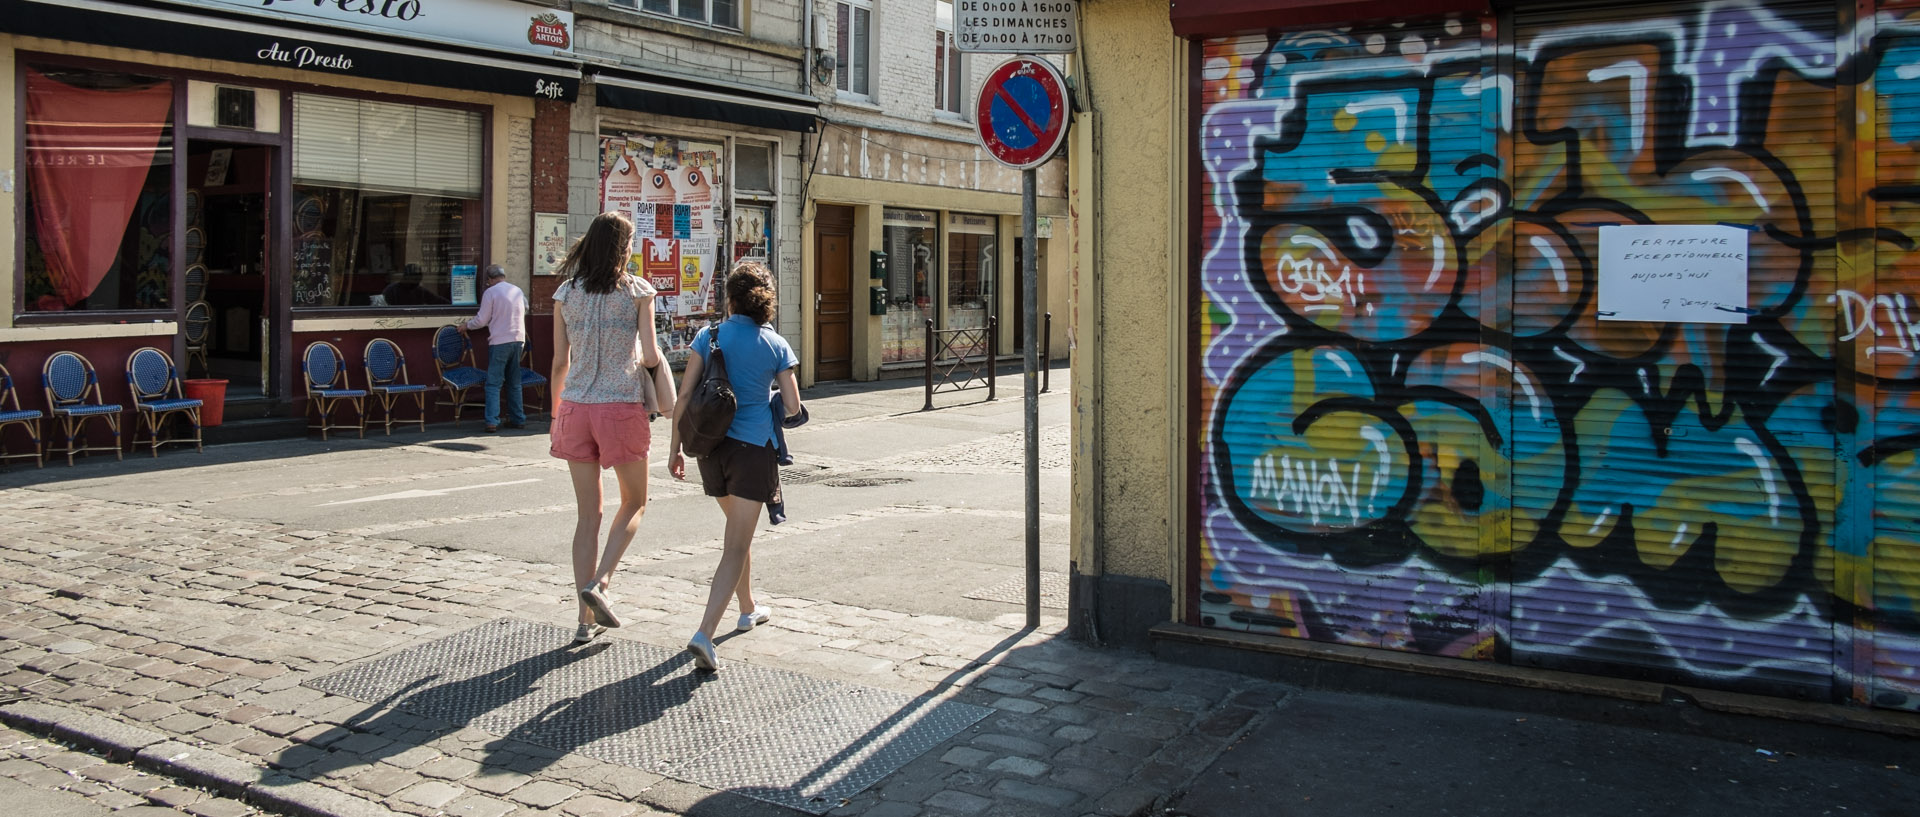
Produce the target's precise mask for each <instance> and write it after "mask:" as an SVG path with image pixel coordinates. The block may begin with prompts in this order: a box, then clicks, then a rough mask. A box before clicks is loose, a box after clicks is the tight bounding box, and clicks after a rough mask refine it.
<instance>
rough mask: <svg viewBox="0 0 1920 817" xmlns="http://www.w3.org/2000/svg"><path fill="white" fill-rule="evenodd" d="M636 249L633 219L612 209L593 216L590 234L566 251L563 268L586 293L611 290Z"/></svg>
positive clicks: (623, 273)
mask: <svg viewBox="0 0 1920 817" xmlns="http://www.w3.org/2000/svg"><path fill="white" fill-rule="evenodd" d="M632 252H633V221H632V220H630V219H628V218H627V214H626V213H622V212H619V211H615V210H609V211H607V212H605V213H601V214H600V215H597V216H594V217H593V223H592V224H589V225H587V234H586V235H583V236H581V237H580V240H579V241H575V242H574V243H573V248H572V249H569V250H567V258H566V260H564V261H561V262H560V269H561V270H562V271H564V273H565V274H567V275H570V276H572V280H573V285H574V286H576V287H579V288H580V289H581V290H583V291H586V292H612V291H613V288H614V286H616V285H618V284H619V283H620V279H621V278H624V277H626V274H627V261H628V257H629V254H630V253H632Z"/></svg>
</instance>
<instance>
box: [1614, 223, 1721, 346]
mask: <svg viewBox="0 0 1920 817" xmlns="http://www.w3.org/2000/svg"><path fill="white" fill-rule="evenodd" d="M1747 314H1748V309H1747V231H1746V230H1743V229H1740V228H1738V227H1723V226H1719V225H1639V224H1635V225H1620V226H1606V227H1601V228H1600V305H1599V317H1600V320H1603V321H1656V322H1662V323H1746V322H1747Z"/></svg>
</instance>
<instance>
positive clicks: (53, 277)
mask: <svg viewBox="0 0 1920 817" xmlns="http://www.w3.org/2000/svg"><path fill="white" fill-rule="evenodd" d="M21 68H22V71H23V73H24V74H25V83H24V84H25V90H26V100H25V105H24V108H25V114H26V122H25V125H26V127H25V132H26V140H25V144H24V148H25V156H24V157H23V161H22V164H23V165H24V166H25V169H26V172H25V173H24V174H23V180H22V183H23V184H24V186H25V188H26V189H25V196H23V197H22V198H23V202H24V203H23V208H24V210H23V212H22V217H23V223H22V224H23V228H24V229H23V233H24V235H23V239H24V240H23V244H24V246H25V250H26V252H25V256H24V258H23V259H21V261H22V263H21V269H22V272H23V275H22V282H23V284H24V286H23V287H22V288H21V290H20V302H19V304H18V307H19V309H20V311H22V312H67V311H121V310H149V309H167V308H170V307H171V305H172V292H173V265H174V261H173V246H172V245H173V241H172V238H173V197H172V189H173V185H172V171H173V163H174V144H173V136H174V130H173V114H174V112H173V83H172V82H171V81H169V80H167V79H165V78H161V77H151V76H143V75H139V74H129V73H120V72H114V71H95V70H90V69H81V68H67V67H62V66H51V65H35V64H26V65H23V66H21Z"/></svg>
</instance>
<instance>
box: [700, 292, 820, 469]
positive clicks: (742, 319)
mask: <svg viewBox="0 0 1920 817" xmlns="http://www.w3.org/2000/svg"><path fill="white" fill-rule="evenodd" d="M718 328H719V331H720V352H721V354H722V355H724V356H725V357H726V360H727V381H728V382H730V383H732V384H733V394H734V399H735V400H737V401H738V402H739V408H737V409H735V410H734V412H733V425H730V426H728V427H727V436H729V437H732V438H734V439H736V440H739V441H741V442H743V443H747V444H748V445H772V444H773V427H774V420H775V418H774V416H773V415H774V408H773V404H772V403H771V402H770V401H769V399H768V396H769V395H771V394H772V393H773V392H775V391H778V390H779V388H780V387H779V386H778V385H776V384H775V383H774V381H773V376H774V375H776V374H779V373H781V372H784V371H786V370H788V369H791V368H793V367H795V366H798V365H800V358H799V357H797V356H795V355H794V353H793V347H792V346H788V345H787V339H786V338H783V337H780V333H779V332H775V331H773V327H772V326H770V325H762V324H757V323H754V322H753V319H751V318H748V317H746V316H745V315H730V316H728V317H727V319H726V320H724V321H721V322H720V326H719V327H718ZM709 331H712V328H704V329H701V330H700V331H699V332H696V333H694V336H693V343H692V344H691V345H692V346H693V350H694V351H695V352H697V353H699V355H700V362H701V364H703V365H704V364H706V363H708V362H709V361H708V359H707V333H708V332H709Z"/></svg>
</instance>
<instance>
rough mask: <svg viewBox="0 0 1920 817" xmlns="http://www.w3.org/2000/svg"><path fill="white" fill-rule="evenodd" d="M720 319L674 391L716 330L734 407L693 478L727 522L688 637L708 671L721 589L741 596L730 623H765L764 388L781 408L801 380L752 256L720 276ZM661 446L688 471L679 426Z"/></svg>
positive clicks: (769, 440) (696, 375)
mask: <svg viewBox="0 0 1920 817" xmlns="http://www.w3.org/2000/svg"><path fill="white" fill-rule="evenodd" d="M726 287H727V311H728V313H729V315H728V317H727V319H726V320H725V321H722V322H721V323H720V324H719V325H718V326H714V327H709V328H706V329H702V330H700V331H699V333H697V334H695V335H694V337H693V343H692V348H693V351H694V352H695V353H696V354H693V355H691V356H689V357H688V358H687V371H686V374H684V375H683V376H682V378H681V380H680V390H679V391H680V393H681V394H688V393H691V391H692V389H693V387H694V385H695V384H697V383H699V382H700V378H701V377H702V375H701V372H703V371H705V369H706V366H707V355H708V354H709V353H710V352H709V350H708V348H707V347H708V343H707V338H708V337H709V336H713V337H717V338H719V344H720V355H721V358H722V360H723V361H724V362H725V364H726V369H727V381H728V382H729V383H732V384H733V393H734V396H735V400H736V401H737V402H738V405H739V408H738V409H737V410H736V411H735V412H734V415H733V425H731V426H729V427H728V428H727V438H726V439H725V440H722V441H720V444H719V445H718V446H715V447H714V449H713V451H711V452H709V453H708V454H707V456H704V457H701V458H700V485H701V487H702V488H703V489H705V491H706V494H707V496H710V497H714V498H715V499H718V500H719V502H720V510H721V511H722V512H723V513H725V514H726V517H727V528H726V536H725V538H724V540H723V541H724V543H725V544H724V549H723V550H722V551H721V553H720V566H719V567H718V568H715V569H714V571H713V587H712V588H711V589H709V590H708V591H707V610H706V614H705V615H704V616H703V617H702V618H701V619H700V629H699V630H697V631H695V632H694V634H693V638H692V639H691V640H689V641H688V642H687V651H688V652H691V653H693V663H694V666H696V667H699V668H700V669H703V670H706V671H708V672H713V671H714V670H717V669H719V668H720V658H719V656H718V655H716V654H715V652H714V647H713V634H714V631H715V630H716V629H717V628H719V626H720V618H721V616H722V615H724V614H725V613H726V612H727V597H728V596H732V597H733V598H735V599H736V600H738V601H739V603H740V620H739V623H738V625H737V626H736V627H735V629H737V630H742V631H744V630H751V629H753V627H754V625H756V624H762V623H765V622H766V620H767V617H768V615H769V613H768V610H767V608H765V607H761V606H759V605H757V604H755V603H754V600H753V584H752V577H753V554H752V552H751V550H750V548H751V547H752V545H753V529H754V526H755V525H756V524H757V523H758V522H759V520H760V511H761V509H762V508H764V507H766V503H767V501H768V500H771V499H773V497H774V496H775V494H776V493H777V492H778V491H779V489H780V471H779V465H778V463H777V462H776V459H777V457H778V456H779V455H778V454H777V453H776V451H775V448H774V427H775V426H776V425H777V424H778V423H780V422H781V421H782V419H783V418H782V417H776V416H774V403H773V401H772V400H770V399H769V395H771V393H772V392H773V391H774V390H776V389H778V390H779V392H780V402H779V405H780V407H782V408H784V409H785V410H786V413H785V416H786V417H791V416H794V415H797V414H799V413H800V384H799V382H798V381H796V380H795V379H794V374H793V369H794V367H795V366H798V365H800V359H799V358H798V357H795V356H794V354H793V347H791V346H788V345H787V342H786V340H785V339H783V338H781V337H780V333H778V332H775V331H773V327H772V326H770V325H769V324H770V323H771V322H772V321H773V276H772V274H771V273H769V272H768V271H767V268H766V267H765V266H763V265H761V264H758V263H755V262H751V261H749V262H746V263H742V264H740V265H738V266H736V267H734V268H733V272H732V274H730V275H728V276H727V283H726ZM671 441H672V442H671V444H670V445H669V446H668V448H667V451H668V456H669V458H668V460H667V469H668V470H669V471H671V472H673V478H674V479H686V478H687V461H686V457H685V455H683V454H682V453H681V451H680V432H679V429H678V428H677V427H676V428H675V430H674V432H673V435H672V437H671Z"/></svg>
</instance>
